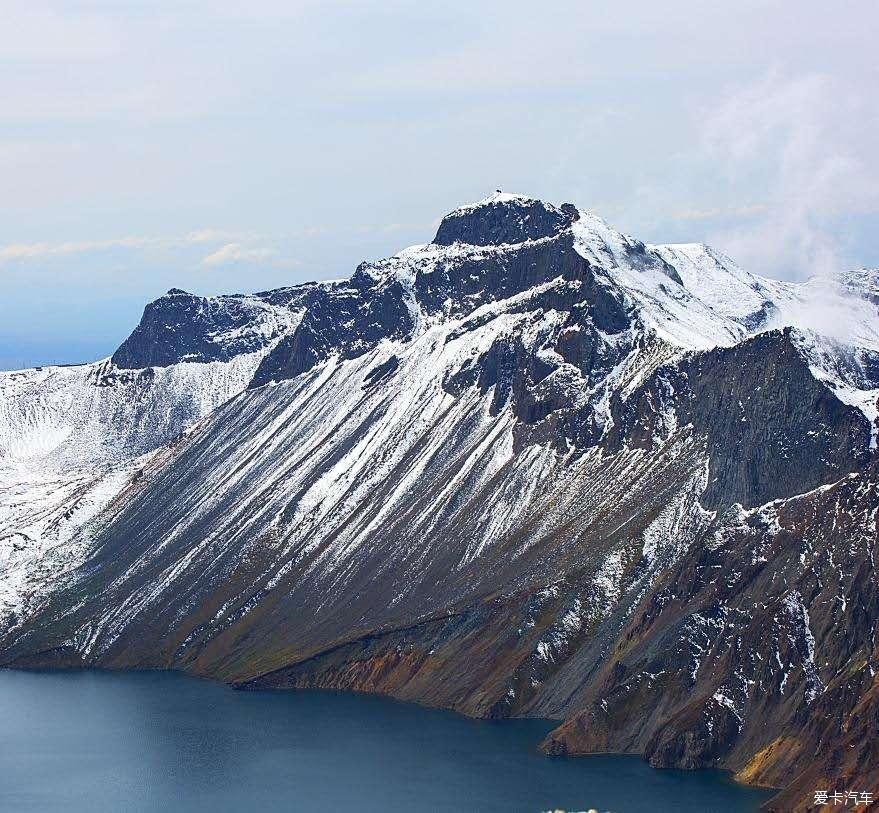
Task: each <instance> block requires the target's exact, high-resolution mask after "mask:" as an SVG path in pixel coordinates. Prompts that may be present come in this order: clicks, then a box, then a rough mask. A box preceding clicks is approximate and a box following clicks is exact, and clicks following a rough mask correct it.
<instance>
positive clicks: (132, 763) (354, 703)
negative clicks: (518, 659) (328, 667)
mask: <svg viewBox="0 0 879 813" xmlns="http://www.w3.org/2000/svg"><path fill="white" fill-rule="evenodd" d="M551 727H552V724H551V723H548V722H545V721H539V720H507V721H496V722H486V721H474V720H468V719H466V718H464V717H460V716H458V715H455V714H452V713H450V712H444V711H435V710H430V709H424V708H420V707H418V706H414V705H409V704H404V703H397V702H394V701H392V700H386V699H382V698H377V697H367V696H359V695H351V694H343V693H333V692H238V691H234V690H233V689H231V688H229V687H227V686H224V685H222V684H219V683H213V682H210V681H206V680H198V679H195V678H190V677H184V676H182V675H178V674H173V673H165V672H128V673H110V672H93V671H72V672H19V671H9V670H2V669H0V810H2V811H40V813H53V811H65V813H80V811H82V813H85V811H89V813H96V812H97V811H175V812H176V813H196V811H210V813H221V811H258V813H273V811H315V810H321V811H324V810H326V811H343V810H345V811H347V810H352V811H358V812H359V813H370V812H371V811H382V813H412V812H413V811H430V813H461V812H462V811H473V813H482V811H487V812H488V813H495V811H496V812H497V813H515V812H516V811H523V813H537V811H542V810H547V809H557V808H561V809H565V810H586V809H588V808H590V807H594V808H597V809H599V810H602V811H604V810H609V811H613V812H614V813H643V811H651V813H656V812H657V811H675V813H690V812H691V811H692V813H697V811H698V813H706V811H711V812H712V813H732V812H733V811H736V813H741V811H756V810H757V809H758V807H759V805H760V803H761V802H762V801H763V800H765V798H766V794H765V793H764V792H761V791H757V790H754V789H752V788H746V787H742V786H739V785H736V784H734V783H733V782H731V781H730V780H729V779H727V778H726V776H725V775H724V774H721V773H718V772H696V773H686V772H680V771H656V770H653V769H651V768H650V767H648V766H647V765H646V764H645V763H644V762H643V761H642V760H640V759H639V758H637V757H619V756H594V757H586V758H576V759H561V758H553V759H551V758H548V757H546V756H543V755H541V754H540V753H539V752H538V751H537V750H536V745H537V743H538V742H539V741H540V740H541V738H542V737H543V736H544V734H546V732H547V731H549V729H550V728H551Z"/></svg>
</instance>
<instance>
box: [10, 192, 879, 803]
mask: <svg viewBox="0 0 879 813" xmlns="http://www.w3.org/2000/svg"><path fill="white" fill-rule="evenodd" d="M877 278H879V275H877V274H876V272H866V271H864V272H857V273H854V274H847V275H842V276H840V277H839V278H838V279H832V280H824V281H820V282H818V281H811V282H808V283H804V284H801V285H794V284H789V283H781V282H777V281H770V280H764V279H761V278H759V277H756V276H754V275H750V274H748V273H747V272H745V271H743V270H742V269H739V268H737V267H736V266H735V265H734V264H733V263H732V262H731V261H730V260H728V259H727V258H725V257H723V256H722V255H720V254H718V253H716V252H713V251H712V250H710V249H708V248H706V247H702V246H692V245H683V246H649V245H645V244H644V243H641V242H640V241H637V240H634V239H632V238H629V237H627V236H625V235H622V234H620V233H618V232H615V231H614V230H612V229H611V228H610V227H609V226H608V225H607V224H606V223H604V221H602V220H600V219H599V218H597V217H596V216H594V215H592V214H590V213H586V212H580V211H578V210H577V209H575V208H574V207H573V206H570V205H567V204H566V205H564V206H561V207H555V206H550V205H547V204H544V203H541V202H540V201H535V200H532V199H528V198H522V197H519V196H511V195H503V194H499V195H495V196H492V197H490V198H488V199H486V200H485V201H482V202H480V203H478V204H474V205H472V206H467V207H462V208H461V209H458V210H455V211H454V212H452V213H451V214H450V215H448V216H447V217H446V218H444V219H443V221H442V223H441V225H440V227H439V230H438V232H437V236H436V239H435V240H434V242H433V243H431V244H429V245H426V246H415V247H412V248H409V249H406V250H405V251H402V252H400V253H399V254H397V255H395V256H394V257H391V258H389V259H387V260H382V261H379V262H376V263H364V264H361V265H360V266H359V267H358V268H357V270H356V272H355V273H354V275H353V276H352V277H351V279H350V280H347V281H344V282H340V283H324V284H320V285H312V286H304V287H302V288H298V289H284V290H282V291H278V292H270V293H267V294H260V295H258V296H257V297H256V298H255V301H253V300H252V298H244V299H250V301H247V302H244V301H238V300H236V301H235V303H234V306H233V305H232V303H230V302H227V301H219V302H218V301H217V300H213V301H207V300H202V301H200V302H198V301H195V298H192V297H189V296H188V295H184V294H182V293H179V292H171V293H170V294H169V297H168V298H167V299H168V300H169V301H168V302H167V303H165V304H162V300H160V301H159V303H156V304H154V305H153V306H149V307H148V308H147V311H146V312H145V315H144V320H143V321H142V322H141V325H140V326H139V327H138V328H137V330H136V331H135V332H134V333H133V334H132V337H130V338H129V339H128V340H127V341H126V342H125V343H124V344H123V346H122V347H121V348H120V350H119V351H117V353H116V354H114V356H113V360H112V361H110V362H104V363H103V365H104V366H103V367H100V369H101V370H102V371H103V372H102V373H101V375H109V376H111V377H112V378H113V381H114V384H113V387H119V386H125V387H131V386H134V385H133V384H131V382H130V381H129V378H133V380H136V381H141V380H147V381H148V382H149V383H148V384H140V385H139V386H141V387H142V388H143V389H144V391H145V392H146V393H149V394H147V395H144V396H143V397H144V398H146V399H147V401H148V403H149V404H150V407H149V409H147V410H144V411H143V412H142V413H141V412H138V411H137V410H136V409H135V408H134V407H133V406H132V403H133V402H136V399H134V398H132V394H131V392H132V391H131V390H130V389H126V390H120V391H118V392H117V391H116V390H114V389H111V390H109V391H110V392H116V395H115V396H113V397H109V396H108V397H104V396H101V395H99V394H97V389H95V390H94V391H93V390H88V392H90V393H92V394H93V395H94V400H95V401H96V402H100V404H101V406H100V407H97V406H93V407H91V408H90V409H88V410H86V411H85V412H84V413H82V414H84V415H85V417H82V418H77V421H79V423H76V424H75V426H77V427H90V426H94V427H95V429H94V433H95V438H98V440H96V441H94V442H93V443H91V444H84V443H80V444H79V445H77V444H75V443H74V444H72V445H70V442H69V441H66V440H65V442H64V443H62V442H59V443H58V448H57V449H54V448H53V449H49V448H45V449H40V450H39V453H38V454H37V453H34V454H33V455H32V458H26V456H23V455H21V454H19V457H18V458H16V460H17V461H18V462H17V463H16V466H17V468H16V469H15V470H13V469H11V468H10V469H9V473H8V474H6V475H4V476H5V477H6V478H7V479H6V480H5V481H4V482H7V483H10V488H20V487H21V486H20V484H21V483H24V482H26V478H27V477H29V476H32V474H31V473H32V472H33V471H40V470H42V469H43V468H45V467H48V466H49V465H50V464H51V466H54V467H57V470H61V471H64V472H65V476H67V477H70V476H71V475H69V474H68V473H67V472H68V471H73V470H74V468H72V467H73V465H74V463H75V461H77V460H79V461H81V466H82V471H90V470H97V469H98V468H100V466H108V467H109V468H108V469H107V471H108V472H109V473H108V474H105V475H102V476H104V477H105V478H107V477H110V476H112V477H115V478H116V479H115V480H113V484H112V487H109V486H108V487H106V488H105V491H106V492H108V493H109V495H110V496H109V497H106V498H104V497H102V498H101V499H94V500H93V501H92V502H91V503H89V505H90V506H91V508H90V509H89V511H90V513H87V514H86V513H84V514H83V518H82V520H81V519H80V518H79V517H76V516H74V518H73V520H71V524H72V526H73V527H74V529H75V530H73V531H72V532H71V533H70V534H68V536H66V537H64V538H63V539H62V537H61V536H58V537H56V539H57V542H58V544H55V545H54V547H53V548H52V555H49V554H45V555H43V554H42V553H41V550H42V549H40V550H38V552H37V554H34V555H33V556H31V557H30V558H29V560H28V561H29V565H28V567H27V569H26V572H27V574H28V579H27V580H26V581H27V583H28V584H38V585H39V589H35V588H32V587H31V588H28V589H31V590H35V593H34V596H31V597H28V596H26V595H25V596H24V598H21V596H22V595H23V593H24V592H25V591H23V589H22V588H21V587H20V586H16V587H15V588H14V591H13V592H14V595H15V596H17V597H19V598H17V599H16V602H17V603H15V604H14V606H13V604H12V603H10V605H9V606H12V607H13V611H12V612H8V613H7V615H6V618H5V622H0V662H2V663H7V664H13V665H15V664H17V665H28V664H56V665H79V664H97V665H102V666H109V667H129V666H148V667H174V668H180V669H185V670H188V671H192V672H195V673H198V674H205V675H210V676H215V677H219V678H222V679H225V680H228V681H232V682H235V683H237V684H239V685H241V686H265V685H270V686H299V687H308V686H333V687H341V688H355V689H362V690H367V691H377V692H385V693H389V694H393V695H395V696H398V697H402V698H405V699H412V700H418V701H420V702H425V703H433V704H438V705H444V706H448V707H452V708H455V709H458V710H461V711H464V712H466V713H469V714H475V715H491V716H503V715H510V714H533V715H542V716H551V717H557V718H558V719H560V720H564V721H565V722H564V723H563V725H562V726H561V727H560V728H559V729H558V730H557V731H556V732H554V733H553V734H552V735H551V736H550V738H549V739H548V741H547V743H546V747H547V749H548V750H550V751H553V752H559V751H564V752H569V753H584V752H588V751H591V750H608V749H611V750H622V751H633V752H639V753H644V754H645V755H646V756H647V757H648V758H649V759H650V760H651V762H653V763H654V764H657V765H678V766H683V767H700V766H712V765H721V766H726V767H730V768H732V769H735V770H738V771H740V772H741V775H742V777H743V778H746V779H749V780H752V781H762V782H767V783H770V784H775V785H780V784H786V783H787V782H788V780H790V779H791V777H792V776H793V772H797V771H807V772H811V773H809V774H808V775H809V776H825V777H826V778H837V777H841V776H842V775H843V774H842V773H840V771H842V770H843V769H844V766H847V765H849V766H850V765H851V764H852V763H851V759H852V758H851V756H850V755H849V753H848V752H845V751H840V750H839V749H840V745H839V743H835V742H834V741H833V737H832V736H831V735H830V733H829V732H831V731H833V730H835V729H834V726H837V727H838V726H847V727H849V728H851V729H852V730H854V729H855V728H858V727H860V728H858V730H863V731H864V732H868V731H873V730H874V729H873V726H874V724H873V723H870V722H868V721H865V720H864V718H863V717H862V716H860V715H859V713H858V711H857V709H858V708H860V707H861V706H862V705H863V704H869V703H872V700H871V699H870V698H871V697H872V694H871V692H872V691H873V689H872V671H873V667H872V666H871V664H872V663H873V662H874V660H875V657H874V652H873V647H874V641H873V625H874V623H875V619H876V610H877V608H876V605H875V599H874V596H873V593H874V591H875V587H874V586H875V581H876V577H875V573H874V571H873V556H872V550H873V545H874V544H875V542H876V530H875V511H876V505H877V500H876V482H875V479H876V474H875V464H874V463H873V462H871V461H872V460H873V458H874V456H875V427H874V426H872V425H871V420H872V419H873V418H874V417H875V414H876V413H875V403H876V397H877V395H879V363H877V360H879V311H877V304H876V301H875V290H876V287H877V286H876V280H877ZM828 313H831V314H834V317H833V318H832V319H830V324H831V326H832V327H833V329H832V330H830V329H828V328H827V327H826V325H825V322H826V321H827V314H828ZM840 314H843V315H845V316H846V319H847V321H846V322H845V323H844V324H840V319H839V316H840ZM163 365H164V366H163ZM99 366H100V365H99ZM129 366H131V367H136V368H137V369H136V370H131V371H128V369H127V368H128V367H129ZM92 367H94V368H95V370H97V369H98V368H97V367H95V366H92ZM92 367H89V368H86V369H87V370H92ZM141 367H142V368H143V369H141ZM78 369H80V368H78ZM194 371H196V372H194ZM62 372H63V371H56V370H53V371H51V375H52V376H61V375H62ZM64 374H65V375H70V376H73V375H79V373H64ZM93 374H94V375H97V373H96V372H94V371H92V372H90V373H87V374H85V375H86V377H87V375H93ZM10 375H18V376H24V377H25V379H27V380H31V379H32V378H33V384H32V387H31V390H29V391H27V392H24V390H23V389H15V390H14V391H13V392H12V393H11V396H10V397H9V398H8V399H7V398H6V397H4V406H3V407H2V408H3V409H4V410H6V412H4V413H3V414H4V415H5V414H7V412H8V414H9V415H10V416H11V417H10V418H8V419H7V423H6V426H7V427H9V428H7V429H6V430H4V434H3V435H2V436H3V437H7V436H8V437H10V438H12V439H13V440H12V441H8V447H5V448H8V449H10V450H12V449H14V448H18V447H16V446H15V444H16V443H17V444H19V446H22V448H24V447H27V448H32V446H33V442H32V441H30V443H31V446H27V443H26V442H25V441H23V440H21V438H23V437H24V436H25V434H26V433H25V432H24V431H23V430H22V426H24V419H23V417H22V416H24V415H26V414H30V413H29V410H33V409H35V407H33V406H32V405H33V404H43V403H44V402H45V401H46V399H47V398H48V394H49V393H51V392H52V391H53V387H55V388H57V389H58V390H59V391H63V392H64V393H68V392H69V390H68V389H64V387H62V386H61V385H60V384H59V385H55V384H51V385H48V384H45V383H44V382H43V381H42V379H39V380H38V379H37V378H35V377H36V376H37V375H38V373H36V372H25V373H19V374H10ZM175 377H176V378H175ZM218 377H219V381H217V378H218ZM64 380H66V379H64ZM77 380H79V379H77ZM83 380H85V379H83ZM120 381H123V382H127V383H125V384H120V383H119V382H120ZM90 382H91V379H88V380H87V381H86V383H90ZM158 382H162V383H161V385H160V384H159V383H158ZM175 382H176V383H175ZM222 382H227V383H222ZM77 386H85V384H82V385H77ZM202 387H204V389H202ZM139 391H140V390H138V392H139ZM208 391H210V393H211V395H207V394H206V393H207V392H208ZM114 398H119V399H120V400H121V401H123V402H124V405H125V406H124V409H122V408H121V407H116V406H112V405H113V404H114V403H116V402H115V401H114V400H113V399H114ZM149 399H152V400H149ZM7 400H8V402H9V404H11V405H12V406H7V405H6V401H7ZM49 400H51V399H49ZM74 400H76V399H74ZM196 404H197V405H198V406H197V407H196ZM40 408H41V409H42V407H40ZM14 410H17V412H16V411H14ZM113 410H117V411H115V412H114V411H113ZM35 414H42V413H39V412H38V411H37V412H36V413H35ZM76 414H77V415H79V414H80V413H79V412H76ZM142 415H143V416H147V415H148V416H150V417H149V420H150V421H152V423H150V427H151V429H150V431H149V432H148V433H147V436H148V439H147V440H145V439H144V438H142V437H141V435H140V433H137V432H132V431H131V427H132V425H136V424H137V421H138V420H140V421H142V422H143V421H144V420H147V418H146V417H140V416H142ZM202 416H205V417H202ZM199 419H200V420H199ZM28 420H30V419H28ZM40 420H42V419H40ZM92 421H93V422H94V423H92ZM32 425H33V427H34V430H33V433H32V436H33V437H36V438H51V437H56V438H61V436H62V435H64V429H63V428H62V429H61V430H60V432H59V431H56V429H55V428H54V427H56V426H57V425H59V422H58V421H56V422H54V423H52V422H50V421H43V422H42V423H40V422H39V421H37V420H36V419H34V422H33V423H32ZM67 425H71V424H69V423H68V424H67ZM49 426H51V427H52V429H51V431H47V428H46V427H49ZM103 426H106V427H107V428H106V429H102V428H101V427H103ZM181 430H186V431H185V434H184V435H183V436H181V437H179V438H178V439H177V440H175V441H173V442H171V443H167V441H168V440H170V439H171V438H172V437H173V436H174V435H175V434H178V433H179V432H180V431H181ZM52 432H56V434H55V435H54V436H53V435H52ZM102 432H103V434H102ZM76 433H77V434H78V435H79V434H81V435H82V436H83V437H85V436H86V435H87V433H86V432H85V431H81V430H79V429H77V430H76ZM68 434H69V433H68ZM67 437H68V435H64V438H65V439H66V438H67ZM65 443H67V444H68V445H67V446H65ZM110 448H114V449H119V450H121V451H120V452H119V454H118V456H117V457H115V458H114V457H113V456H112V454H111V453H110V451H109V449H110ZM93 449H99V450H100V451H99V452H95V451H93ZM5 454H6V455H7V456H8V457H10V458H11V456H12V452H11V451H9V452H5ZM138 455H141V457H138ZM143 455H146V456H145V457H143ZM3 459H4V460H5V459H6V458H5V457H4V458H3ZM31 459H33V460H34V461H36V462H35V463H33V462H27V463H26V460H31ZM47 461H49V462H47ZM67 466H70V467H71V468H69V469H68V468H65V467H67ZM126 467H127V468H126ZM55 470H56V469H55V468H53V469H52V471H55ZM75 470H76V471H78V472H79V471H80V470H79V469H75ZM77 476H82V475H81V474H78V475H77ZM16 477H17V478H18V479H17V480H16V479H15V478H16ZM69 482H72V480H70V481H69ZM102 482H106V479H105V480H104V481H102ZM102 487H103V486H102ZM114 495H115V499H113V500H112V502H110V499H112V497H113V496H114ZM13 503H14V499H8V500H7V502H6V503H4V504H7V505H11V504H13ZM63 505H65V506H66V505H68V502H63ZM104 506H106V507H104ZM102 508H103V510H101V509H102ZM7 510H9V509H7ZM83 520H87V521H83ZM20 524H21V521H19V525H20ZM44 533H45V532H44ZM62 541H63V542H64V544H60V543H61V542H62ZM59 551H63V555H64V556H67V557H68V559H67V560H66V561H65V563H64V564H63V566H61V565H59V564H58V561H57V560H58V557H59V556H61V555H62V554H61V553H60V552H59ZM19 571H21V568H19ZM16 572H17V571H16V569H15V566H14V560H13V567H12V568H10V567H9V566H7V570H6V573H7V574H11V575H4V577H3V578H4V579H5V580H6V584H13V585H15V584H16V582H15V578H16V577H15V573H16ZM50 582H51V589H50V588H49V584H50ZM7 589H8V588H7ZM0 618H2V616H0ZM776 655H777V657H776ZM865 670H867V671H865ZM859 704H861V706H859ZM836 730H838V729H836ZM818 731H820V732H825V733H824V734H823V735H822V736H823V739H822V738H821V737H819V738H817V740H816V738H815V732H818ZM865 759H868V764H869V766H870V770H873V769H875V768H876V762H875V761H870V759H871V758H870V755H868V756H867V757H865ZM821 771H826V773H825V774H821ZM816 772H817V773H816ZM792 787H793V786H792ZM810 787H811V786H808V787H807V786H806V785H803V786H802V787H801V788H800V792H806V791H803V790H802V788H806V790H807V791H808V790H809V789H810ZM791 793H792V794H793V795H791V796H789V797H786V801H785V804H794V805H795V804H797V803H798V802H797V799H796V792H795V791H791ZM783 809H789V807H785V808H783Z"/></svg>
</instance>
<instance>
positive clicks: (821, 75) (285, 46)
mask: <svg viewBox="0 0 879 813" xmlns="http://www.w3.org/2000/svg"><path fill="white" fill-rule="evenodd" d="M0 19H2V20H3V24H2V26H0V369H13V368H17V367H23V366H32V365H37V364H41V363H76V362H82V361H90V360H94V359H97V358H101V357H104V356H107V355H109V354H110V353H112V351H113V350H114V349H115V347H116V346H117V345H118V344H119V343H120V341H121V340H122V339H123V338H124V337H125V336H126V335H127V334H128V333H129V332H130V331H131V329H132V328H133V327H134V325H135V324H136V323H137V321H138V319H139V318H140V314H141V312H142V310H143V306H144V305H145V303H146V302H148V301H150V300H152V299H155V298H156V297H158V296H160V295H161V294H162V293H164V292H165V291H166V290H167V289H168V288H171V287H178V288H184V289H186V290H188V291H193V292H195V293H199V294H203V295H212V294H217V293H224V292H239V291H258V290H265V289H268V288H272V287H278V286H281V285H285V284H291V283H295V282H301V281H305V280H311V279H328V278H338V277H344V276H348V275H349V274H350V273H351V272H352V271H353V269H354V268H355V267H356V265H357V263H358V262H359V261H360V260H362V259H374V258H378V257H382V256H387V255H390V254H393V253H395V252H396V251H398V250H400V249H402V248H404V247H405V246H408V245H412V244H416V243H424V242H428V241H429V240H430V239H431V238H432V236H433V233H434V231H435V229H436V225H437V222H438V219H439V218H440V217H441V216H442V215H443V214H444V213H445V212H447V211H449V210H451V209H453V208H455V207H456V206H458V205H461V204H463V203H467V202H471V201H474V200H478V199H480V198H483V197H485V196H486V195H487V194H488V193H490V192H492V191H493V190H494V189H496V188H502V189H504V190H505V191H511V192H517V193H523V194H528V195H533V196H535V197H540V198H542V199H545V200H549V201H553V202H565V201H571V202H573V203H576V204H577V205H578V206H580V207H581V208H585V209H591V210H593V211H595V212H596V213H598V214H600V215H602V216H603V217H604V218H605V219H606V220H608V221H609V222H610V223H611V224H612V225H614V226H616V227H617V228H620V229H622V230H623V231H626V232H627V233H630V234H634V235H635V236H637V237H639V238H641V239H643V240H645V241H648V242H693V241H705V242H709V243H711V244H712V245H713V246H715V247H717V248H719V249H721V250H722V251H725V252H726V253H728V254H729V255H730V256H732V257H733V258H734V259H736V260H737V261H738V262H739V263H740V264H741V265H742V266H744V267H745V268H748V269H749V270H753V271H755V272H758V273H762V274H766V275H770V276H776V277H781V278H786V279H804V278H806V277H808V276H810V275H812V274H820V273H826V272H828V271H832V270H833V269H836V268H843V267H850V266H863V265H870V266H875V265H879V240H877V237H876V235H877V234H879V228H877V227H879V168H877V162H876V149H875V145H876V144H877V143H879V111H877V107H879V105H877V101H879V98H877V97H879V91H877V88H879V62H877V60H876V59H875V56H874V52H875V43H874V41H873V40H874V38H875V32H876V31H877V30H879V5H877V4H876V3H875V2H874V1H873V0H870V2H864V1H862V0H852V2H849V3H846V4H844V5H840V4H831V3H827V2H826V0H825V2H820V3H819V2H812V0H800V2H797V3H791V2H756V0H737V2H735V3H733V2H728V3H705V2H680V1H679V0H666V2H663V3H656V2H653V0H649V1H648V0H638V1H637V2H625V1H624V0H623V1H621V2H620V1H618V2H614V3H610V2H591V1H590V0H579V1H578V2H565V1H564V0H560V1H557V2H553V3H534V2H527V3H522V2H515V0H506V1H505V2H490V1H486V0H483V1H482V2H479V3H473V2H472V0H471V1H470V2H456V1H455V0H451V2H444V3H435V4H431V3H424V2H423V1H422V2H408V1H404V0H381V2H370V1H369V0H365V1H364V2H358V3H333V2H307V1H306V2H296V0H288V2H283V3H280V2H262V0H248V2H247V3H241V2H230V3H226V2H222V1H218V2H211V3H203V2H195V1H194V0H175V2H164V0H149V2H146V1H144V2H137V1H133V2H120V0H113V1H112V2H107V1H105V0H93V1H91V2H78V1H77V0H65V1H64V2H59V3H46V2H41V0H22V2H11V3H10V2H6V0H0Z"/></svg>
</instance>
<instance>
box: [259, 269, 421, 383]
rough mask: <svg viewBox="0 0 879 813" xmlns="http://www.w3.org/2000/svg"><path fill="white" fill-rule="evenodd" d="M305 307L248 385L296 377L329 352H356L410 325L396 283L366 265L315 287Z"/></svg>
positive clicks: (347, 354)
mask: <svg viewBox="0 0 879 813" xmlns="http://www.w3.org/2000/svg"><path fill="white" fill-rule="evenodd" d="M305 307H306V311H305V314H304V316H303V318H302V321H301V322H300V323H299V325H298V327H297V328H296V330H295V331H294V332H293V333H292V334H288V335H287V336H285V337H284V338H283V339H281V341H280V342H278V344H277V345H276V346H275V347H274V349H273V350H272V351H271V353H269V354H268V355H267V356H266V358H264V359H263V361H262V363H261V364H260V366H259V368H258V369H257V371H256V374H255V375H254V377H253V381H252V382H251V384H250V386H251V387H261V386H263V385H264V384H268V383H269V382H271V381H283V380H285V379H289V378H295V377H296V376H298V375H301V374H302V373H304V372H307V371H308V370H310V369H311V368H312V367H314V365H315V364H317V363H319V362H321V361H323V360H324V359H326V358H329V356H330V355H332V354H333V353H338V354H339V356H340V357H341V358H343V359H351V358H357V357H358V356H361V355H363V354H364V353H366V352H367V351H368V350H371V349H372V348H373V347H375V345H376V344H377V343H378V342H380V341H381V340H382V339H403V338H405V337H406V336H408V335H409V334H410V332H411V330H412V327H413V322H412V316H411V314H410V312H409V308H408V307H407V304H406V295H405V291H404V289H403V286H402V285H401V283H400V282H398V281H397V280H389V281H388V280H381V281H378V282H377V281H376V280H375V279H374V278H373V277H371V276H370V275H369V274H368V273H367V266H365V265H364V266H361V267H360V268H359V269H358V271H357V273H355V274H354V276H353V277H352V278H351V281H350V284H342V285H334V286H332V287H326V286H321V287H317V288H315V289H314V290H313V291H311V292H310V294H309V295H308V297H307V298H306V300H305Z"/></svg>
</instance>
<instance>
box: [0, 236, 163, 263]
mask: <svg viewBox="0 0 879 813" xmlns="http://www.w3.org/2000/svg"><path fill="white" fill-rule="evenodd" d="M171 242H172V241H169V240H167V239H166V238H161V237H117V238H115V239H112V240H81V241H69V242H66V243H10V244H9V245H6V246H0V262H4V261H11V260H34V259H41V258H44V257H53V256H56V257H57V256H66V255H70V254H84V253H86V252H90V251H104V250H107V249H113V248H147V247H150V246H162V245H169V244H170V243H171Z"/></svg>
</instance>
